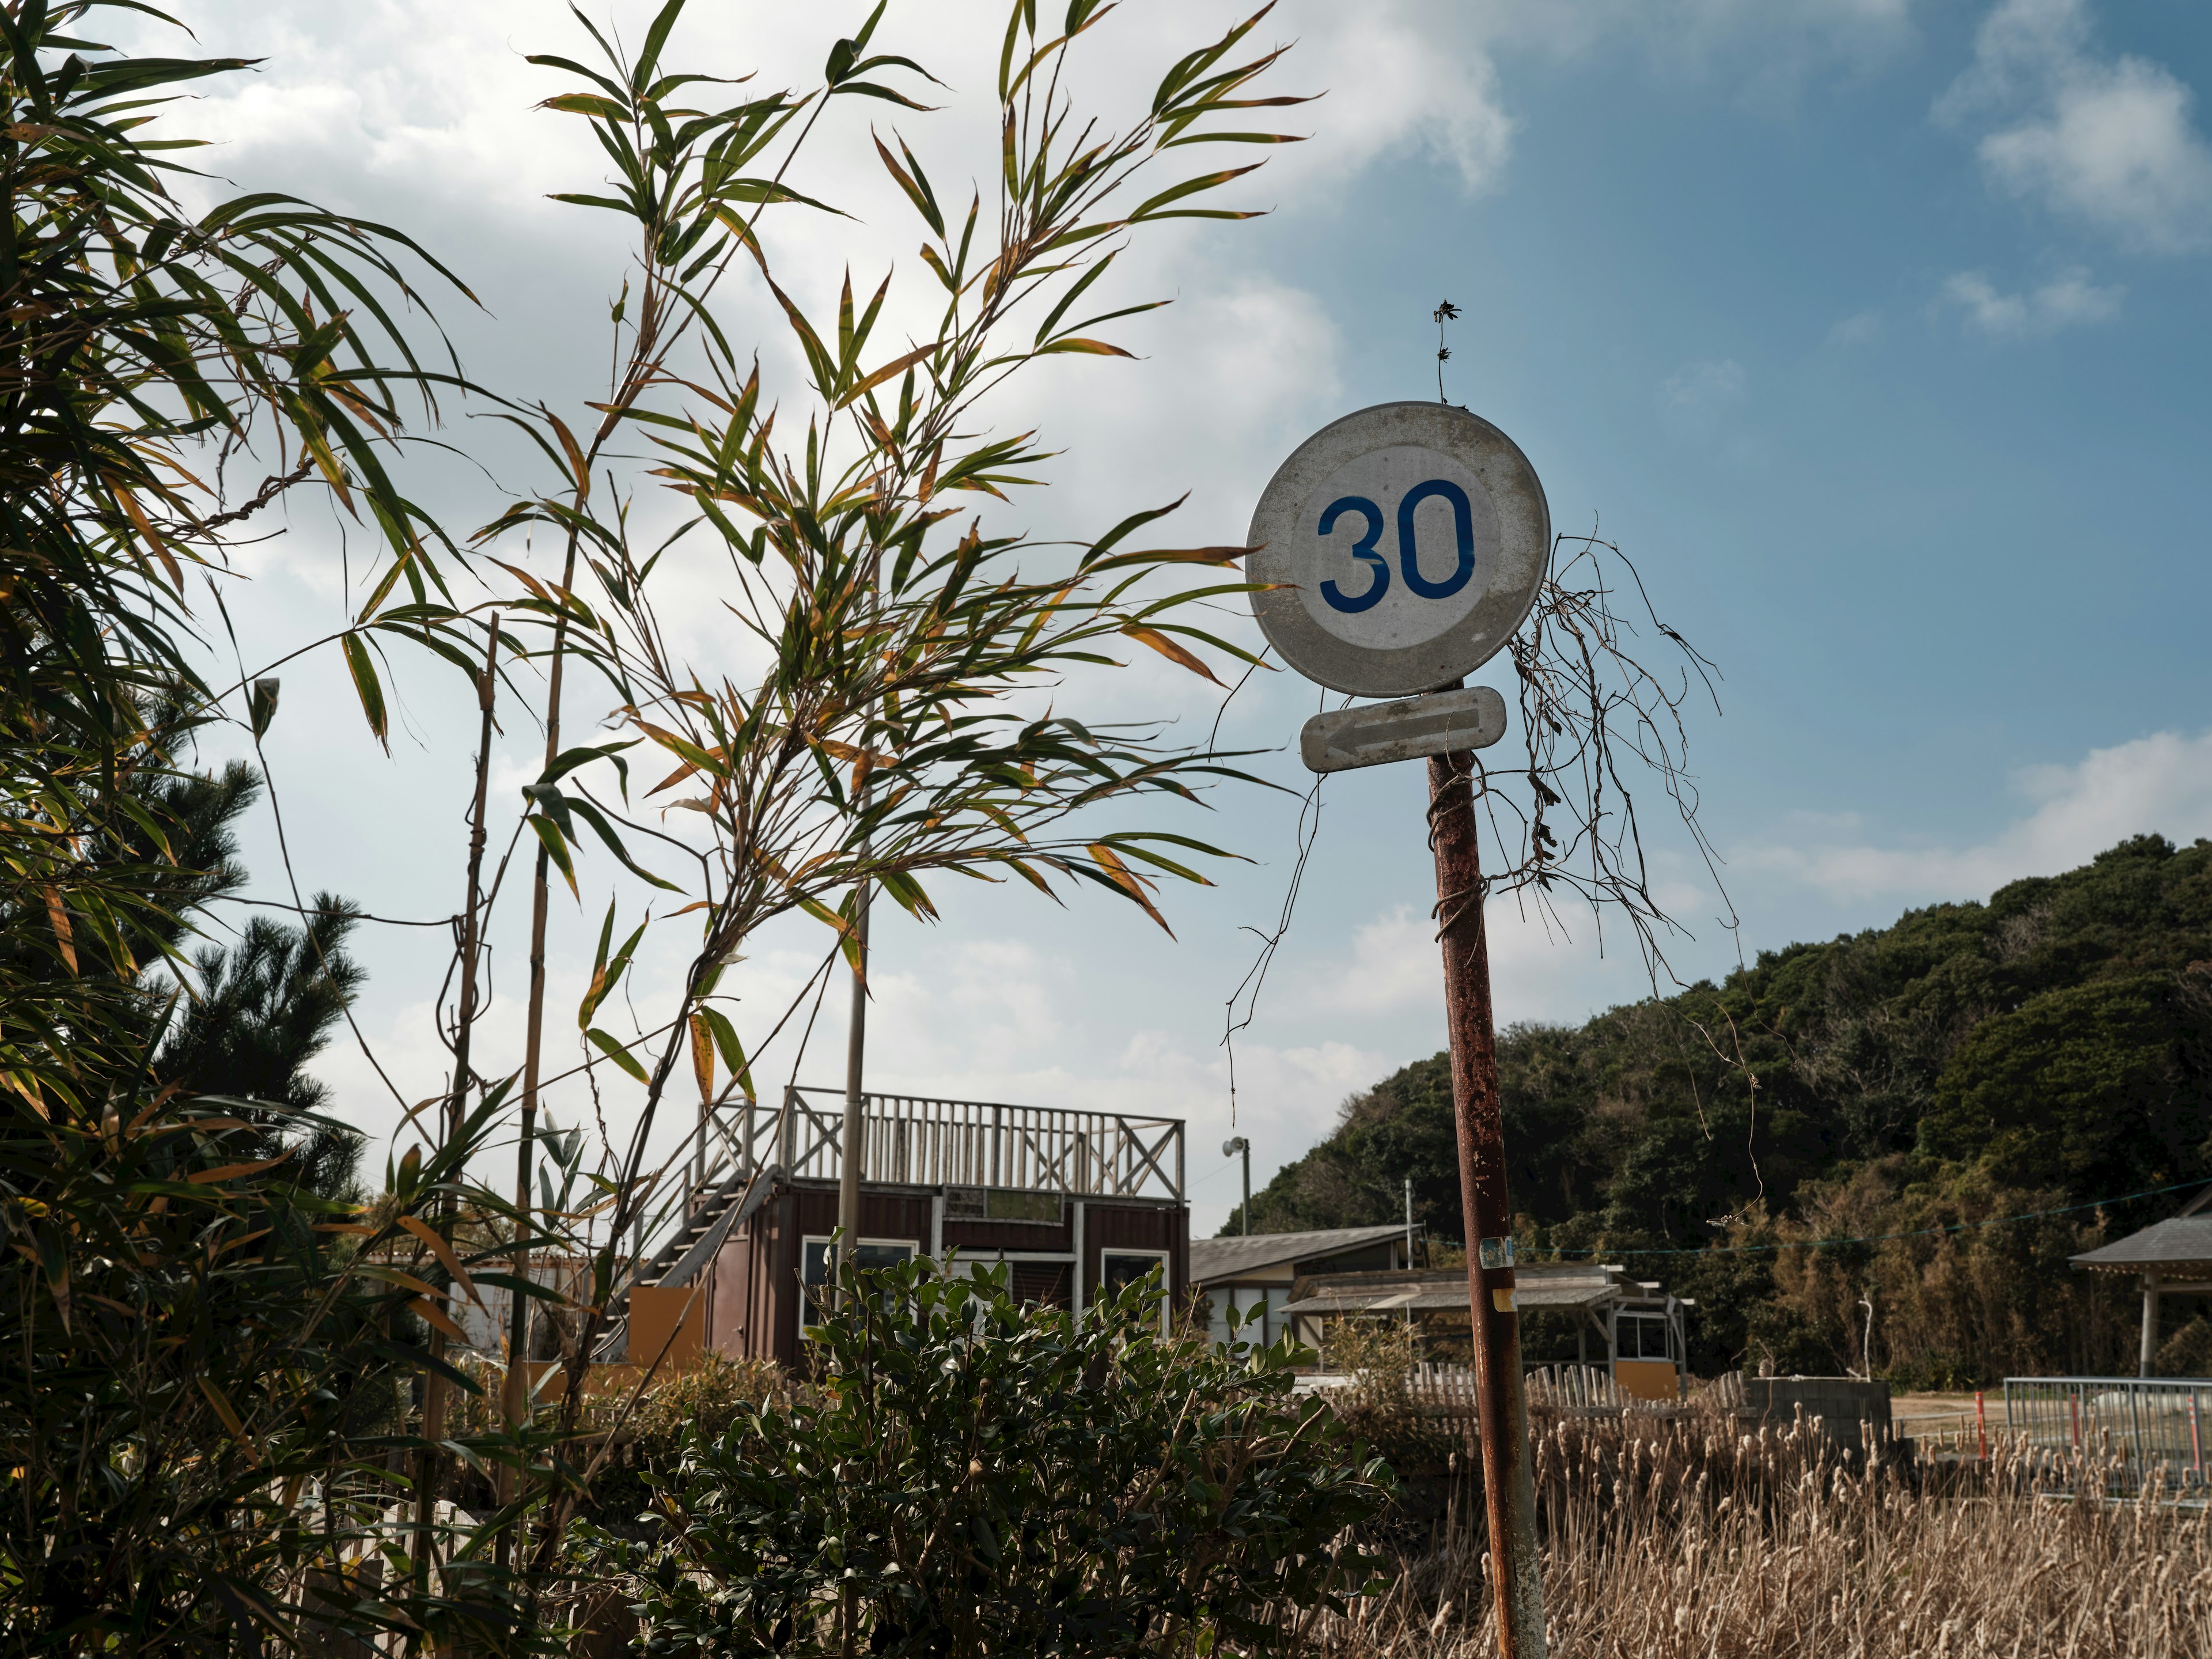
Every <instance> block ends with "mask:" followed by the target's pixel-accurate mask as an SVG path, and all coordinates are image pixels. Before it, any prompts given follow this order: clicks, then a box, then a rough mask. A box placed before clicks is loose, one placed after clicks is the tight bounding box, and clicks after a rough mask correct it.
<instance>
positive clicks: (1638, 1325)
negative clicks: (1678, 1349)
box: [1613, 1313, 1674, 1359]
mask: <svg viewBox="0 0 2212 1659" xmlns="http://www.w3.org/2000/svg"><path fill="white" fill-rule="evenodd" d="M1613 1332H1614V1334H1613V1358H1616V1359H1672V1358H1674V1343H1673V1340H1672V1337H1673V1329H1672V1324H1671V1322H1670V1321H1669V1320H1668V1317H1667V1316H1666V1315H1664V1314H1632V1313H1625V1314H1622V1315H1621V1316H1620V1317H1619V1319H1618V1320H1617V1321H1616V1322H1615V1323H1614V1327H1613Z"/></svg>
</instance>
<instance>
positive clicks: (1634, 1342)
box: [1194, 1247, 1697, 1400]
mask: <svg viewBox="0 0 2212 1659" xmlns="http://www.w3.org/2000/svg"><path fill="white" fill-rule="evenodd" d="M1194 1248H1195V1247H1194ZM1513 1278H1514V1289H1513V1300H1514V1305H1515V1307H1516V1309H1517V1310H1519V1311H1521V1312H1523V1313H1533V1312H1536V1311H1538V1310H1559V1311H1563V1312H1570V1313H1572V1314H1574V1315H1576V1316H1577V1318H1576V1321H1575V1347H1576V1360H1577V1364H1583V1365H1589V1364H1602V1365H1603V1366H1604V1367H1605V1370H1606V1372H1607V1375H1608V1376H1611V1377H1612V1379H1613V1383H1614V1384H1615V1385H1616V1386H1617V1387H1618V1388H1619V1389H1620V1391H1621V1392H1622V1393H1623V1394H1627V1395H1634V1396H1636V1397H1637V1398H1638V1399H1640V1400H1677V1399H1680V1398H1681V1397H1682V1395H1684V1394H1685V1393H1686V1390H1687V1388H1688V1375H1689V1373H1688V1369H1687V1367H1686V1364H1684V1353H1685V1346H1684V1342H1685V1335H1686V1333H1685V1330H1684V1318H1685V1315H1686V1310H1689V1309H1691V1308H1692V1307H1695V1306H1696V1305H1697V1304H1695V1303H1694V1302H1692V1301H1690V1300H1689V1299H1687V1298H1686V1297H1675V1296H1669V1295H1668V1294H1667V1292H1666V1291H1664V1290H1663V1289H1662V1287H1661V1286H1660V1285H1659V1284H1658V1283H1657V1282H1656V1280H1651V1279H1630V1278H1629V1277H1628V1270H1627V1269H1626V1267H1619V1266H1609V1265H1605V1264H1601V1263H1598V1262H1539V1263H1534V1264H1529V1265H1524V1266H1522V1267H1516V1269H1515V1270H1514V1275H1513ZM1283 1312H1284V1315H1285V1316H1286V1317H1287V1318H1290V1319H1291V1320H1293V1321H1295V1322H1296V1328H1297V1333H1298V1340H1300V1341H1301V1342H1303V1343H1304V1344H1306V1346H1309V1347H1314V1348H1322V1349H1323V1352H1326V1348H1325V1347H1324V1343H1325V1340H1326V1336H1327V1327H1328V1324H1329V1322H1331V1321H1333V1320H1337V1319H1344V1318H1358V1317H1363V1316H1390V1317H1398V1318H1404V1319H1408V1320H1412V1321H1414V1322H1418V1323H1420V1324H1422V1325H1424V1326H1428V1327H1431V1328H1435V1329H1437V1332H1438V1334H1456V1335H1462V1336H1463V1335H1464V1334H1465V1333H1467V1332H1468V1330H1469V1329H1470V1328H1471V1327H1472V1325H1473V1321H1472V1320H1471V1319H1470V1318H1469V1316H1468V1291H1467V1273H1466V1270H1465V1269H1464V1268H1458V1267H1454V1268H1449V1269H1438V1270H1436V1271H1433V1272H1428V1273H1322V1274H1315V1275H1313V1276H1311V1277H1307V1278H1302V1279H1299V1280H1298V1281H1297V1285H1295V1286H1294V1287H1293V1288H1292V1291H1291V1300H1290V1301H1289V1303H1288V1304H1285V1307H1284V1309H1283ZM1524 1359H1525V1356H1524Z"/></svg>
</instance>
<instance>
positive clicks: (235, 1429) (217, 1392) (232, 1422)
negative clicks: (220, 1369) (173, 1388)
mask: <svg viewBox="0 0 2212 1659" xmlns="http://www.w3.org/2000/svg"><path fill="white" fill-rule="evenodd" d="M198 1382H199V1385H200V1392H201V1393H202V1394H204V1395H206V1396H207V1400H208V1404H209V1405H210V1406H212V1407H215V1414H216V1416H217V1417H220V1418H221V1419H222V1425H223V1427H225V1428H226V1429H228V1430H229V1431H230V1435H231V1438H232V1439H234V1440H235V1441H237V1442H238V1444H239V1449H240V1450H241V1451H243V1452H244V1453H245V1454H246V1456H247V1458H248V1459H250V1460H251V1461H252V1462H256V1463H258V1462H260V1461H261V1449H260V1448H259V1447H258V1446H256V1445H255V1444H254V1443H253V1440H252V1436H250V1435H248V1434H247V1433H246V1425H245V1424H243V1423H241V1422H240V1421H239V1419H238V1412H237V1409H236V1407H234V1406H232V1404H231V1403H230V1396H229V1395H226V1394H225V1393H224V1392H223V1391H222V1386H221V1385H220V1384H219V1383H216V1380H215V1379H214V1378H213V1377H211V1376H209V1375H208V1374H207V1373H206V1372H205V1371H202V1372H201V1373H200V1375H199V1378H198Z"/></svg>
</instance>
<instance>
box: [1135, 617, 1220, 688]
mask: <svg viewBox="0 0 2212 1659" xmlns="http://www.w3.org/2000/svg"><path fill="white" fill-rule="evenodd" d="M1121 631H1122V632H1123V633H1124V634H1127V635H1128V636H1129V637H1130V638H1131V639H1133V640H1135V641H1137V642H1138V643H1139V644H1141V645H1149V646H1150V647H1152V649H1153V650H1155V651H1157V652H1158V653H1160V655H1162V656H1163V657H1165V658H1166V659H1168V660H1169V661H1170V662H1173V663H1181V664H1182V665H1183V666H1184V667H1185V668H1188V670H1190V671H1191V672H1192V673H1194V674H1200V675H1203V676H1204V677H1205V678H1207V679H1209V680H1213V683H1214V684H1216V685H1218V684H1221V682H1220V681H1219V680H1215V679H1213V671H1212V669H1211V668H1208V667H1207V666H1206V665H1205V664H1204V663H1202V662H1200V660H1199V659H1197V658H1196V657H1194V656H1193V655H1192V654H1191V653H1189V652H1188V651H1186V650H1184V649H1183V648H1182V647H1181V646H1179V645H1177V644H1176V642H1175V641H1173V640H1171V639H1170V638H1169V637H1168V636H1167V635H1164V634H1163V633H1161V632H1160V631H1159V630H1158V629H1153V628H1147V627H1146V626H1145V625H1144V624H1143V623H1122V624H1121Z"/></svg>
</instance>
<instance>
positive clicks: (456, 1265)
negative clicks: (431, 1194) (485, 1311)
mask: <svg viewBox="0 0 2212 1659" xmlns="http://www.w3.org/2000/svg"><path fill="white" fill-rule="evenodd" d="M399 1225H401V1226H403V1227H404V1228H405V1229H406V1230H407V1231H409V1232H410V1233H412V1234H414V1235H415V1237H417V1238H419V1239H421V1240H422V1243H424V1244H425V1245H427V1246H428V1248H429V1251H430V1254H431V1255H435V1256H436V1257H437V1258H438V1265H439V1266H440V1267H443V1268H444V1269H445V1270H446V1271H447V1273H451V1274H452V1275H453V1283H455V1284H456V1285H459V1286H460V1287H461V1288H462V1289H463V1290H464V1291H467V1292H468V1295H469V1300H470V1301H471V1302H473V1303H475V1304H477V1306H478V1307H479V1308H481V1307H483V1297H480V1296H478V1295H477V1287H476V1281H475V1280H474V1279H471V1278H470V1277H469V1270H468V1269H467V1268H466V1267H463V1266H461V1259H460V1257H459V1256H458V1255H454V1254H453V1246H452V1245H451V1244H448V1243H447V1242H446V1241H445V1240H444V1239H443V1238H441V1237H439V1235H438V1230H437V1229H436V1228H435V1227H433V1226H432V1225H430V1224H429V1223H428V1222H427V1221H425V1220H423V1219H422V1217H421V1216H419V1215H403V1216H401V1217H400V1218H399Z"/></svg>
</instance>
